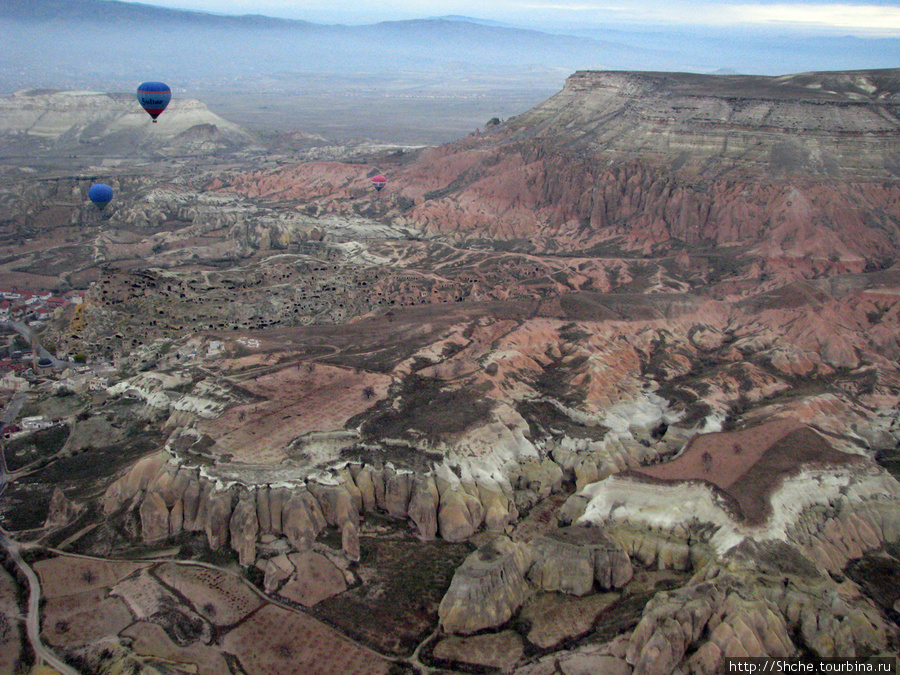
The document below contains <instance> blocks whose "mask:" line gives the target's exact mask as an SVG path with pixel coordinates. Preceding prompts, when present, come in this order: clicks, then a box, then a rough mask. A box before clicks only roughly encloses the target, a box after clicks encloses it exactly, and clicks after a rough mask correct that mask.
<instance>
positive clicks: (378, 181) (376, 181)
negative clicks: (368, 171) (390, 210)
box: [372, 173, 387, 192]
mask: <svg viewBox="0 0 900 675" xmlns="http://www.w3.org/2000/svg"><path fill="white" fill-rule="evenodd" d="M386 184H387V178H385V177H384V176H382V175H381V174H380V173H379V174H378V175H376V176H372V186H373V187H374V188H375V189H376V190H377V191H378V192H381V189H382V188H383V187H384V186H385V185H386Z"/></svg>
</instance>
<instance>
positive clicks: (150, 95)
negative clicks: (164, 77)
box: [137, 82, 172, 122]
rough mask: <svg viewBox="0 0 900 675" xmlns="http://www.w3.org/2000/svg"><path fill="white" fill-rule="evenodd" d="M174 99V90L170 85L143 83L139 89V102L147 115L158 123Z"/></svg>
mask: <svg viewBox="0 0 900 675" xmlns="http://www.w3.org/2000/svg"><path fill="white" fill-rule="evenodd" d="M171 99H172V90H171V89H169V85H167V84H163V83H162V82H143V83H142V84H141V85H140V86H139V87H138V88H137V100H138V103H140V104H141V107H142V108H143V109H144V110H146V111H147V114H148V115H150V117H152V118H153V121H154V122H155V121H156V118H157V117H159V116H160V114H161V113H162V111H163V110H165V109H166V106H167V105H169V101H170V100H171Z"/></svg>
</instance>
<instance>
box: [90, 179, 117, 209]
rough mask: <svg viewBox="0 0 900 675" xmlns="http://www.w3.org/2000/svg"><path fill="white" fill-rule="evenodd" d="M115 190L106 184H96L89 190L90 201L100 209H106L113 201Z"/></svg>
mask: <svg viewBox="0 0 900 675" xmlns="http://www.w3.org/2000/svg"><path fill="white" fill-rule="evenodd" d="M112 197H113V190H112V188H111V187H109V185H107V184H106V183H94V184H93V185H91V187H90V189H89V190H88V199H90V200H91V201H92V202H94V204H96V205H97V208H98V209H101V210H102V209H104V208H105V207H106V205H107V204H109V202H110V201H112Z"/></svg>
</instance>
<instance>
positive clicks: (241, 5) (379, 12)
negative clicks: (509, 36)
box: [126, 0, 900, 37]
mask: <svg viewBox="0 0 900 675" xmlns="http://www.w3.org/2000/svg"><path fill="white" fill-rule="evenodd" d="M126 1H136V0H126ZM141 3H142V4H148V5H158V6H161V7H171V8H178V9H190V10H199V11H205V12H211V13H214V14H264V15H267V16H274V17H283V18H290V19H304V20H307V21H315V22H321V23H372V22H376V21H388V20H395V19H410V18H423V17H433V16H443V15H447V14H460V15H465V16H471V17H476V18H480V19H488V20H495V21H503V22H506V23H510V24H513V25H520V26H530V27H546V28H553V27H559V26H566V25H582V26H585V25H598V26H600V25H602V26H607V27H609V26H614V25H623V24H625V25H642V26H647V25H653V24H660V25H669V26H671V25H690V26H709V27H712V28H715V27H724V26H736V25H740V26H745V27H758V28H781V29H804V30H817V31H828V32H840V33H843V34H848V35H865V36H883V37H900V0H862V1H861V2H847V1H845V0H841V1H834V2H829V1H827V0H806V1H804V2H797V1H793V2H791V1H784V0H779V1H768V2H767V1H765V0H764V1H762V2H760V1H757V2H747V1H746V0H687V1H682V0H490V1H489V2H486V1H485V0H390V1H385V0H354V1H353V2H335V1H334V0H331V1H330V2H329V1H327V0H325V1H323V0H302V1H298V0H141Z"/></svg>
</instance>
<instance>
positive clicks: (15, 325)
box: [0, 321, 78, 369]
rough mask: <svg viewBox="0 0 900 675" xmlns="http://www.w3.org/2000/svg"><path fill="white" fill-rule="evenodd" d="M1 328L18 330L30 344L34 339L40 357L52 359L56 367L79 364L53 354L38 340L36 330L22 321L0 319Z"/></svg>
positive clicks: (70, 366)
mask: <svg viewBox="0 0 900 675" xmlns="http://www.w3.org/2000/svg"><path fill="white" fill-rule="evenodd" d="M0 328H6V329H7V330H9V329H12V330H14V331H16V332H17V333H18V334H19V335H21V336H22V337H23V338H25V339H26V340H27V341H28V344H31V343H32V341H34V345H35V346H36V347H37V350H38V358H41V359H50V361H51V362H52V363H53V367H54V368H59V369H64V368H74V367H75V366H76V365H78V364H76V363H72V362H71V361H62V360H60V359H58V358H56V355H55V354H51V353H50V352H48V351H47V350H46V349H44V346H43V345H42V344H41V343H40V342H38V341H37V338H36V337H35V335H34V331H33V330H31V328H29V327H28V326H27V325H25V324H24V323H22V322H21V321H0Z"/></svg>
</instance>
